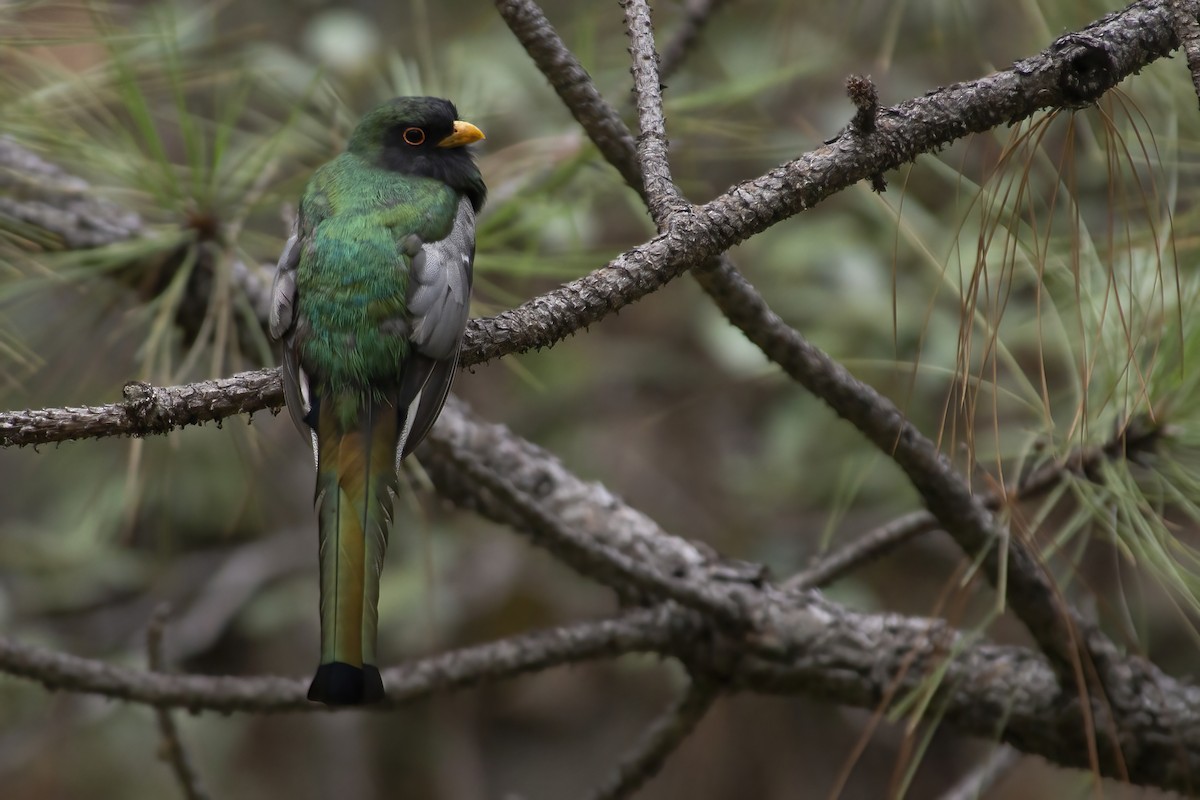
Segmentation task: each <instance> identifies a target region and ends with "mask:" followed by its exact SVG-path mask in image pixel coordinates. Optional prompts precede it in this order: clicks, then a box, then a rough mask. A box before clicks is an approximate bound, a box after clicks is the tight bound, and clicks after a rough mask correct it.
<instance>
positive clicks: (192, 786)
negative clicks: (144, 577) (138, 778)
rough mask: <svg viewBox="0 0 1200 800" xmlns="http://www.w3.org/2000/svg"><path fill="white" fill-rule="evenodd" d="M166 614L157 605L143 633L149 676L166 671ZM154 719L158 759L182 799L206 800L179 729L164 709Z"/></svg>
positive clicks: (162, 606)
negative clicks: (170, 774)
mask: <svg viewBox="0 0 1200 800" xmlns="http://www.w3.org/2000/svg"><path fill="white" fill-rule="evenodd" d="M169 614H170V607H169V606H167V605H166V604H165V603H164V604H163V605H160V606H159V607H158V608H157V609H156V610H155V612H154V616H153V617H152V618H151V620H150V626H149V627H148V628H147V629H146V653H147V661H148V663H149V667H150V671H151V672H160V673H161V672H163V671H164V670H165V669H166V665H165V663H164V659H163V634H164V632H165V630H166V627H167V616H168V615H169ZM154 716H155V717H156V718H157V719H158V732H159V735H160V736H161V737H162V753H161V756H162V758H163V760H165V761H166V762H167V764H168V765H170V767H171V771H172V772H173V773H174V774H175V780H176V782H178V783H179V788H180V789H182V790H183V796H184V797H185V798H186V799H187V800H208V793H207V792H205V791H204V786H203V785H202V784H201V783H200V776H199V775H198V774H196V768H195V767H194V766H192V760H191V757H190V756H188V752H187V749H186V748H184V746H183V740H182V739H180V738H179V729H178V728H177V727H176V726H175V720H174V718H172V716H171V712H170V711H169V710H168V709H166V708H156V709H155V710H154Z"/></svg>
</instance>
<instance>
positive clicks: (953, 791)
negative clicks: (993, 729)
mask: <svg viewBox="0 0 1200 800" xmlns="http://www.w3.org/2000/svg"><path fill="white" fill-rule="evenodd" d="M1020 762H1021V754H1020V753H1019V752H1017V751H1016V750H1014V749H1012V748H1011V747H1008V746H1006V745H997V746H996V748H995V749H994V750H992V752H991V753H990V754H989V755H988V757H987V758H986V759H984V760H983V761H982V762H980V763H979V765H978V766H976V767H975V768H974V769H972V770H971V771H970V772H968V773H967V774H966V775H964V776H963V779H962V780H960V781H959V782H958V783H957V784H955V785H954V786H952V787H951V788H950V790H949V791H947V792H946V793H944V794H943V795H942V797H941V800H980V798H982V797H984V795H985V794H987V791H988V789H991V788H992V787H993V786H995V785H996V784H997V783H999V782H1000V781H1002V780H1004V778H1005V777H1006V776H1007V775H1008V774H1009V773H1010V772H1012V770H1013V768H1014V767H1016V766H1017V764H1019V763H1020Z"/></svg>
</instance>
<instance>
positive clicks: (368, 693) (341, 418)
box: [270, 97, 487, 705]
mask: <svg viewBox="0 0 1200 800" xmlns="http://www.w3.org/2000/svg"><path fill="white" fill-rule="evenodd" d="M457 117H458V112H457V111H456V110H455V108H454V106H453V104H451V103H450V102H448V101H446V100H442V99H439V98H435V97H400V98H396V99H394V100H391V101H389V102H387V103H384V104H383V105H381V106H379V107H378V108H375V109H374V110H373V111H371V112H370V113H369V114H367V115H366V116H365V117H363V119H362V121H361V122H359V124H358V127H357V128H355V129H354V133H353V134H352V135H351V136H350V142H349V145H348V146H347V148H346V152H345V153H343V154H342V155H340V156H338V157H337V158H335V159H334V160H333V161H330V162H329V163H328V164H325V165H324V166H323V167H321V168H320V169H318V170H317V171H316V173H315V174H314V175H313V177H312V179H311V180H310V181H309V183H308V187H307V188H306V189H305V192H304V197H303V198H302V199H301V201H300V209H299V213H298V214H297V218H296V222H295V225H294V226H293V229H292V234H291V238H290V239H288V242H287V245H286V246H285V247H284V250H283V255H281V256H280V258H279V267H278V271H277V272H276V275H275V285H274V288H273V290H272V304H271V317H270V333H271V337H272V338H274V339H277V340H278V339H282V340H283V385H284V389H285V391H286V395H287V406H288V411H290V412H291V415H292V418H293V420H295V422H296V425H297V427H298V428H300V431H301V433H304V434H306V435H311V438H312V443H313V449H314V450H315V454H316V462H317V487H316V499H315V502H316V506H317V516H318V527H319V540H320V572H321V663H320V666H319V667H318V668H317V674H316V677H314V678H313V681H312V685H311V686H310V687H309V690H308V698H309V699H310V700H316V701H319V702H322V703H328V704H331V705H352V704H358V703H369V702H373V701H376V700H380V699H382V698H383V696H384V689H383V680H382V679H381V678H380V675H379V669H378V667H377V662H376V658H375V640H376V626H377V622H378V603H379V573H380V570H381V569H382V567H383V556H384V552H385V550H386V548H387V538H388V528H389V527H390V524H391V516H392V498H393V496H394V494H395V492H396V490H397V486H398V482H397V476H396V470H397V467H398V465H399V462H400V459H402V458H404V457H405V456H407V455H408V454H409V453H411V452H412V451H413V449H414V448H415V447H416V446H417V443H418V442H420V441H421V439H422V438H424V436H425V434H426V433H428V432H429V429H430V428H431V427H432V426H433V423H434V420H435V419H437V416H438V413H439V412H440V411H441V409H442V404H443V403H444V402H445V400H446V393H447V392H448V391H449V389H450V381H451V379H452V378H453V376H454V371H455V366H456V364H457V362H458V350H459V345H460V343H461V341H462V335H463V329H464V328H465V327H466V323H467V311H468V304H469V295H470V291H471V265H472V262H473V260H474V258H475V215H476V214H477V213H478V212H479V209H480V207H481V206H482V205H483V202H484V198H485V196H486V194H487V189H486V187H485V186H484V184H483V178H482V176H481V175H480V174H479V169H478V167H476V166H475V163H474V161H473V160H472V157H471V154H470V153H469V152H468V150H467V148H466V147H465V145H468V144H470V143H472V142H475V141H478V140H480V139H482V138H483V133H482V132H481V131H480V130H479V129H478V128H477V127H475V126H474V125H472V124H470V123H468V122H463V121H461V120H459V119H458V118H457Z"/></svg>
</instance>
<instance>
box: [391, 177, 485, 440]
mask: <svg viewBox="0 0 1200 800" xmlns="http://www.w3.org/2000/svg"><path fill="white" fill-rule="evenodd" d="M474 261H475V209H474V208H472V206H471V201H470V200H468V199H467V198H465V197H464V198H463V199H462V200H460V201H459V204H458V213H457V214H456V215H455V218H454V227H453V228H452V229H451V230H450V234H449V235H448V236H446V238H444V239H441V240H439V241H436V242H427V243H424V244H422V246H421V249H420V251H419V252H417V253H416V254H415V255H414V256H413V257H412V262H411V264H410V267H409V269H410V272H409V276H410V281H411V282H410V284H409V289H408V311H409V315H410V316H409V319H410V323H411V326H412V327H411V329H410V330H411V332H410V334H409V340H410V341H411V342H412V344H413V356H412V358H411V363H409V364H407V365H406V366H405V374H404V376H403V378H402V380H401V389H400V402H401V405H402V406H408V420H407V423H406V425H405V428H406V434H405V438H404V444H403V446H402V447H401V448H400V452H399V454H398V457H399V458H404V457H405V456H407V455H408V454H409V453H411V452H412V451H413V450H414V449H416V446H417V445H418V444H420V442H421V440H422V439H424V438H425V434H427V433H429V429H430V428H432V427H433V423H434V421H435V420H436V419H437V417H438V413H439V412H441V410H442V405H443V404H444V403H445V402H446V395H447V394H449V392H450V383H451V381H453V379H454V373H455V368H456V366H457V364H458V349H459V347H460V346H461V345H462V336H463V330H464V329H465V328H466V327H467V317H468V315H469V313H470V308H471V267H472V264H473V263H474Z"/></svg>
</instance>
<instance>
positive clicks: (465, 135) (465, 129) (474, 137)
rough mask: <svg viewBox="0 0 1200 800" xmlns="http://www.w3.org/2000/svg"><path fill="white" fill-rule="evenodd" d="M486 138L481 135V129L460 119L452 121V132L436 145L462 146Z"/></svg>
mask: <svg viewBox="0 0 1200 800" xmlns="http://www.w3.org/2000/svg"><path fill="white" fill-rule="evenodd" d="M484 138H487V137H485V136H484V135H483V131H481V130H479V128H476V127H475V126H474V125H472V124H471V123H469V122H463V121H462V120H461V119H458V120H455V121H454V133H452V134H450V135H449V136H447V137H446V138H445V139H442V140H441V141H440V142H438V143H437V146H438V147H462V146H463V145H464V144H470V143H471V142H478V141H479V140H480V139H484Z"/></svg>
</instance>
